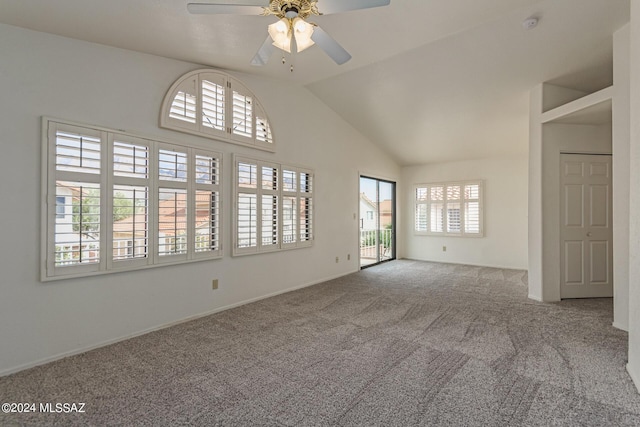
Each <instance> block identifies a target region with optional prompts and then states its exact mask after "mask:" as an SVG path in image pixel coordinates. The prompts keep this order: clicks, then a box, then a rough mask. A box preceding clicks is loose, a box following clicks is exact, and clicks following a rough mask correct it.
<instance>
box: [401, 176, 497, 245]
mask: <svg viewBox="0 0 640 427" xmlns="http://www.w3.org/2000/svg"><path fill="white" fill-rule="evenodd" d="M468 185H477V186H478V193H479V194H478V197H477V198H468V197H465V191H464V189H465V186H468ZM438 187H442V192H443V199H442V200H438V201H433V200H431V190H432V189H433V188H438ZM450 187H460V196H459V198H454V199H449V197H448V194H449V188H450ZM418 190H424V191H426V194H427V196H426V198H425V199H420V198H419V197H418ZM484 191H485V190H484V180H481V179H475V180H468V181H451V182H437V183H425V184H414V185H413V205H414V209H413V233H414V234H415V235H419V236H446V237H474V238H478V237H484ZM473 202H477V203H478V216H479V219H478V232H477V233H474V232H468V231H465V230H466V226H467V219H466V216H465V205H466V203H473ZM436 203H437V204H440V203H441V204H442V231H433V230H432V227H431V219H432V218H431V216H432V215H431V207H432V205H434V204H436ZM449 205H459V207H458V221H459V224H460V225H459V227H460V231H459V232H458V231H456V232H453V231H448V229H449V227H448V225H449V224H448V222H449V215H448V214H445V213H447V212H449V210H448V206H449ZM421 206H424V208H425V209H426V230H420V229H418V219H419V218H418V209H419V207H421Z"/></svg>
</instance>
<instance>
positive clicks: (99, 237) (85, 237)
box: [43, 122, 106, 277]
mask: <svg viewBox="0 0 640 427" xmlns="http://www.w3.org/2000/svg"><path fill="white" fill-rule="evenodd" d="M44 126H46V129H47V142H46V145H45V147H44V149H43V153H47V162H46V165H47V168H46V170H47V172H46V176H47V185H46V186H45V187H43V191H46V195H45V198H46V200H47V204H46V221H45V222H44V224H45V226H44V227H43V233H44V238H45V240H46V242H45V244H44V245H43V247H44V248H46V252H45V253H44V256H45V260H46V263H45V265H46V269H45V271H44V272H43V277H46V276H49V277H52V276H56V275H61V276H62V275H74V274H84V273H91V272H95V271H99V270H100V269H101V268H102V253H103V250H104V246H105V245H104V242H105V234H104V229H103V226H102V220H103V218H104V215H105V212H106V209H105V204H104V197H103V196H104V195H103V190H104V188H105V183H106V177H105V176H104V175H103V174H102V171H103V169H104V163H105V155H104V147H105V146H106V144H105V134H104V133H103V132H101V131H97V130H94V129H90V128H84V127H78V126H70V125H66V124H63V123H54V122H45V123H44Z"/></svg>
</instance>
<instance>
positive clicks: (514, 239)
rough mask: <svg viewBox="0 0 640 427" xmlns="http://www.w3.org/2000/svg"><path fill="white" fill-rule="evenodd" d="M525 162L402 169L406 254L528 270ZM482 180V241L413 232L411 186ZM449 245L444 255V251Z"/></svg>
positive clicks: (499, 160)
mask: <svg viewBox="0 0 640 427" xmlns="http://www.w3.org/2000/svg"><path fill="white" fill-rule="evenodd" d="M527 168H528V166H527V158H526V157H512V158H496V159H483V160H472V161H465V162H453V163H440V164H429V165H425V166H410V167H405V168H404V169H403V170H402V182H403V185H404V190H403V191H402V195H403V197H402V205H403V206H405V212H404V215H403V217H402V222H403V224H405V227H404V232H403V234H402V236H403V242H404V246H403V247H404V256H405V257H406V258H410V259H418V260H427V261H438V262H450V263H459V264H472V265H482V266H490V267H501V268H516V269H526V268H527ZM474 179H483V180H484V190H485V194H484V231H485V234H484V237H481V238H478V237H437V236H424V235H415V234H414V232H413V226H412V224H413V221H414V218H413V215H414V209H413V208H412V206H413V199H414V194H413V185H415V184H425V183H437V182H448V181H464V180H474ZM443 246H446V247H447V251H446V252H444V251H443V250H442V247H443Z"/></svg>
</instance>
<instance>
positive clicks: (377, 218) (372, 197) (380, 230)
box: [359, 176, 396, 268]
mask: <svg viewBox="0 0 640 427" xmlns="http://www.w3.org/2000/svg"><path fill="white" fill-rule="evenodd" d="M395 211H396V183H395V182H391V181H385V180H381V179H377V178H370V177H366V176H361V177H360V224H359V225H360V268H364V267H369V266H372V265H375V264H379V263H381V262H384V261H389V260H392V259H395V258H396V220H395V219H396V217H395Z"/></svg>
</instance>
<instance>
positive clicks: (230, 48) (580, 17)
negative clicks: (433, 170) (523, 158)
mask: <svg viewBox="0 0 640 427" xmlns="http://www.w3.org/2000/svg"><path fill="white" fill-rule="evenodd" d="M187 1H188V0H135V1H132V0H109V1H104V0H56V1H50V0H0V22H2V23H6V24H10V25H16V26H20V27H25V28H30V29H33V30H37V31H43V32H49V33H53V34H58V35H62V36H67V37H72V38H77V39H82V40H87V41H91V42H95V43H101V44H105V45H110V46H116V47H121V48H125V49H131V50H135V51H140V52H145V53H150V54H154V55H160V56H165V57H169V58H175V59H180V60H184V61H189V62H194V63H199V64H203V65H206V66H211V67H216V68H221V69H227V70H236V71H242V72H247V73H252V74H259V75H264V76H268V77H272V78H277V79H283V80H286V81H289V82H291V84H298V85H305V86H307V87H308V89H309V90H310V91H311V92H313V93H314V94H315V95H316V96H317V97H318V98H320V99H321V100H322V101H324V102H325V103H326V104H327V105H328V106H329V107H331V108H333V109H334V110H335V111H336V112H338V113H339V114H340V115H341V116H342V117H344V119H345V120H347V121H348V122H350V123H351V124H352V125H353V126H354V127H356V128H357V129H359V130H360V131H361V132H362V133H363V134H364V135H366V136H367V137H368V138H369V139H370V140H371V141H372V142H374V143H376V144H378V145H379V146H381V147H382V148H383V149H384V150H386V151H387V152H388V153H389V155H391V156H392V157H393V158H395V159H396V160H397V161H398V162H399V163H400V164H403V165H408V164H424V163H433V162H442V161H453V160H461V159H472V158H483V157H492V156H509V155H520V154H522V155H524V154H525V153H526V151H527V137H528V134H527V129H528V91H529V89H530V88H531V87H532V86H534V85H535V84H537V83H540V82H543V81H553V82H556V83H558V84H562V85H567V86H570V87H573V88H577V89H583V90H587V91H589V90H595V89H599V88H602V87H604V86H607V85H609V84H611V80H612V65H611V61H612V59H611V58H612V33H613V32H614V31H616V30H617V29H619V28H620V27H621V26H623V25H624V24H625V23H626V22H627V21H628V18H629V0H545V1H540V0H391V5H390V6H387V7H382V8H375V9H367V10H360V11H354V12H348V13H343V14H337V15H327V16H319V17H316V18H314V19H313V20H312V21H313V22H316V23H317V24H318V25H320V26H321V27H322V28H323V29H324V30H325V31H327V32H328V33H329V34H331V35H332V36H333V37H334V38H335V39H336V40H337V41H339V42H340V43H341V44H342V45H343V46H344V47H345V48H346V49H347V50H348V51H349V52H350V53H351V54H352V56H353V59H352V60H351V61H349V62H348V63H346V64H344V65H342V66H338V65H336V64H335V63H334V62H333V61H332V60H331V59H329V58H328V57H327V56H326V55H325V54H324V53H323V52H322V51H321V50H320V49H319V48H317V47H312V48H310V49H308V50H306V51H304V52H302V53H300V54H296V55H293V56H288V55H287V64H286V65H283V64H282V63H281V60H280V58H281V56H282V55H280V54H279V53H276V54H275V55H274V57H272V59H271V61H270V62H269V63H268V64H267V65H266V66H264V67H253V66H251V65H249V61H250V60H251V58H252V57H253V55H254V54H255V52H256V51H257V50H258V48H259V47H260V45H261V44H262V42H263V41H264V39H265V37H266V35H267V33H266V26H267V25H268V24H269V23H271V22H273V20H274V18H273V17H261V16H227V15H191V14H189V13H188V12H187V9H186V3H187ZM201 1H206V0H201ZM266 2H267V1H266V0H265V3H266ZM318 7H319V9H320V10H321V11H322V0H319V1H318ZM531 16H536V17H538V18H539V19H540V23H539V25H538V26H537V27H536V28H534V29H532V30H528V31H526V30H524V29H523V27H522V21H523V20H524V19H526V18H528V17H531ZM291 63H293V64H294V72H293V73H291V72H289V65H290V64H291Z"/></svg>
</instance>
